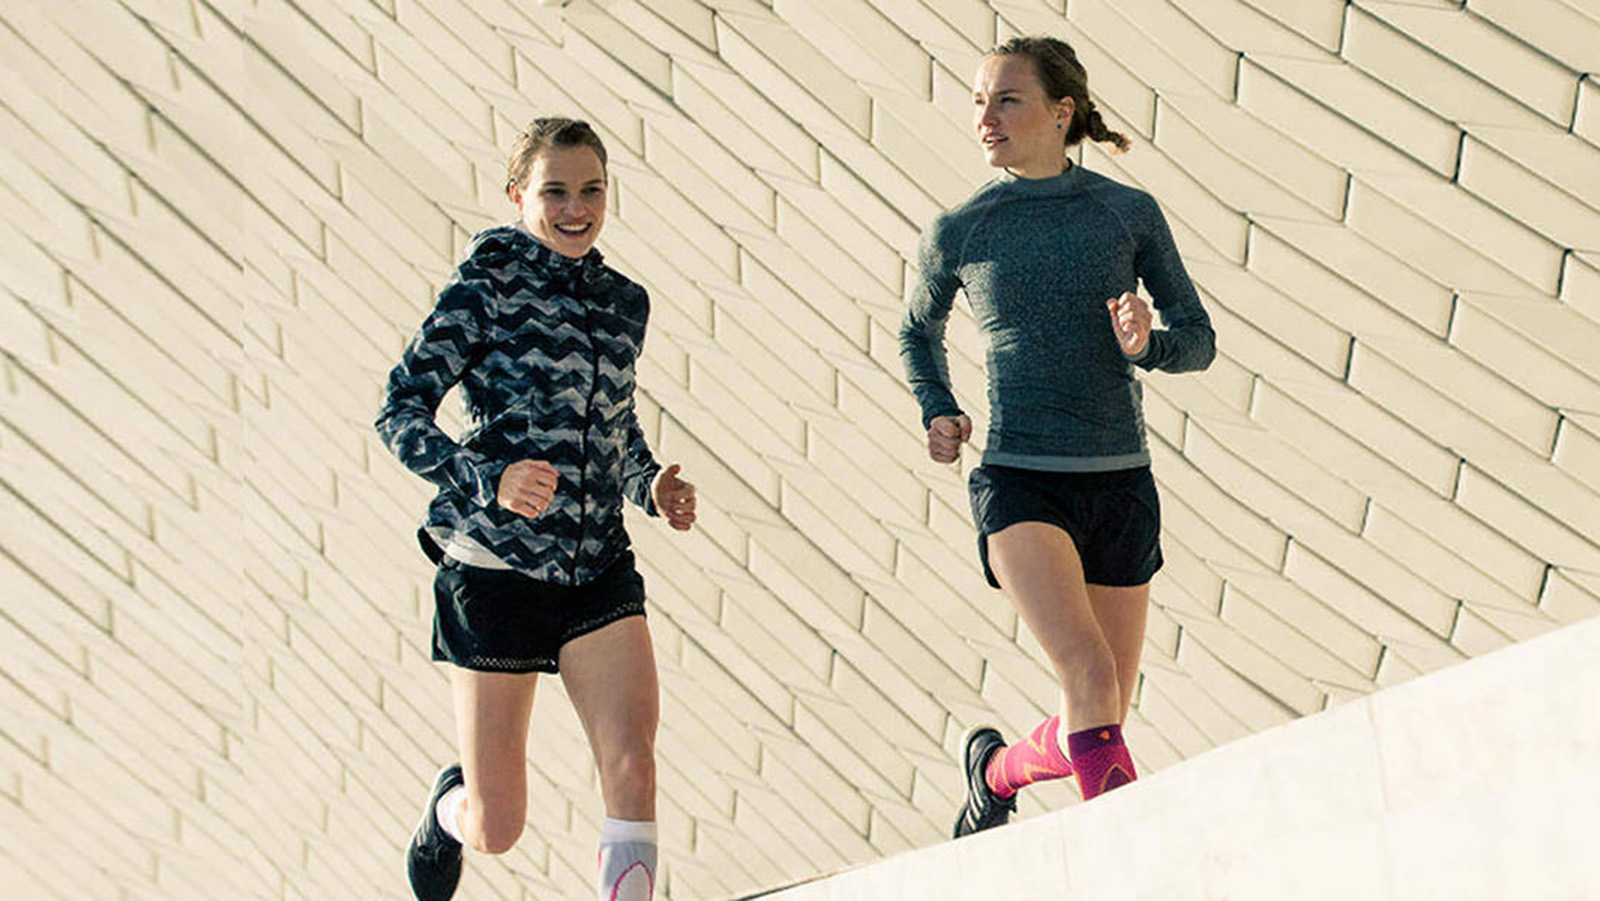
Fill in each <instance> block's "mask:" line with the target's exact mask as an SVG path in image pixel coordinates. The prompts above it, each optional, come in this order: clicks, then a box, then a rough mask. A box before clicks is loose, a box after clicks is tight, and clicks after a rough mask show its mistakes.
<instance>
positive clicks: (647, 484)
mask: <svg viewBox="0 0 1600 901" xmlns="http://www.w3.org/2000/svg"><path fill="white" fill-rule="evenodd" d="M641 290H642V289H641ZM648 304H649V301H648V298H647V299H646V307H645V310H646V314H645V315H646V322H647V323H648V321H649V312H648V311H649V306H648ZM638 352H639V353H644V334H643V333H642V332H641V333H640V335H639V351H638ZM633 393H634V386H633V385H629V386H628V397H627V399H626V400H625V401H624V402H623V411H622V420H623V433H622V440H623V448H622V495H623V497H626V498H627V499H628V500H630V501H633V502H634V503H635V504H636V505H638V506H639V507H641V508H643V509H644V512H646V513H648V514H650V515H651V516H658V515H660V514H659V513H658V512H657V511H656V503H655V498H654V497H652V494H653V493H654V492H653V489H654V488H655V485H656V476H657V475H658V474H659V473H660V472H661V464H660V463H658V462H656V458H655V455H654V454H652V453H651V452H650V444H649V442H647V441H645V438H644V430H643V429H641V428H639V415H638V413H637V412H636V410H635V408H634V403H633Z"/></svg>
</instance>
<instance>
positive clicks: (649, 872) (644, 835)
mask: <svg viewBox="0 0 1600 901" xmlns="http://www.w3.org/2000/svg"><path fill="white" fill-rule="evenodd" d="M655 887H656V824H655V823H653V822H650V821H647V820H614V819H612V818H611V817H606V821H605V825H604V826H602V827H601V828H600V885H599V898H600V901H651V898H653V897H654V895H655Z"/></svg>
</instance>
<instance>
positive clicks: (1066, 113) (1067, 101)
mask: <svg viewBox="0 0 1600 901" xmlns="http://www.w3.org/2000/svg"><path fill="white" fill-rule="evenodd" d="M1076 111H1077V104H1075V103H1073V102H1072V98H1071V97H1063V98H1061V102H1060V103H1058V104H1056V114H1057V115H1058V116H1060V118H1061V127H1062V128H1063V129H1065V128H1071V127H1072V114H1073V113H1075V112H1076Z"/></svg>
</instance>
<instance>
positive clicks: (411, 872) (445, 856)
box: [406, 763, 461, 901]
mask: <svg viewBox="0 0 1600 901" xmlns="http://www.w3.org/2000/svg"><path fill="white" fill-rule="evenodd" d="M460 784H461V764H459V763H452V764H450V765H449V766H447V767H445V768H444V769H442V770H440V771H439V776H438V778H436V779H434V780H433V794H431V795H429V796H428V806H427V807H425V808H423V810H422V822H420V823H418V824H417V831H416V832H415V833H413V834H412V836H411V847H409V848H407V849H406V875H407V876H408V877H410V879H411V893H412V894H413V895H416V896H417V901H450V898H451V896H453V895H454V894H455V893H456V886H457V885H458V884H460V882H461V843H460V842H458V841H456V840H455V839H453V838H451V837H450V836H449V834H448V833H446V832H445V831H444V827H442V826H440V825H439V819H438V817H436V816H434V813H433V810H434V806H435V805H437V804H438V803H439V799H440V798H442V797H444V793H445V792H447V791H449V790H450V789H452V788H455V787H456V786H458V785H460Z"/></svg>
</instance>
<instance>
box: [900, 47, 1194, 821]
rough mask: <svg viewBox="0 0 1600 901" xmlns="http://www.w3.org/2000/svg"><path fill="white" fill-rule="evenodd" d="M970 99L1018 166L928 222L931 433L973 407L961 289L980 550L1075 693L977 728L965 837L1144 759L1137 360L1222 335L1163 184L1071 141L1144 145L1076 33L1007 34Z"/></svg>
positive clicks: (1173, 368) (924, 344)
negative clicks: (978, 362) (959, 374)
mask: <svg viewBox="0 0 1600 901" xmlns="http://www.w3.org/2000/svg"><path fill="white" fill-rule="evenodd" d="M973 104H974V123H975V125H976V128H977V136H978V140H979V141H980V143H981V144H982V146H983V152H984V156H985V157H986V158H987V160H988V162H989V164H990V165H991V166H995V167H997V168H1000V169H1001V170H1002V171H1001V173H1000V174H999V175H998V176H997V177H996V178H995V179H993V180H992V181H990V182H989V183H987V184H985V185H984V186H983V187H981V188H979V189H978V190H977V192H976V193H974V194H973V195H972V197H971V198H969V199H968V200H967V201H966V202H965V203H962V204H961V205H959V206H957V207H956V208H954V209H952V210H950V211H949V212H946V213H944V214H942V215H940V216H939V217H938V218H937V219H935V220H934V222H933V224H932V226H931V227H929V228H928V230H927V231H926V232H925V233H924V234H923V236H922V242H921V245H920V247H919V249H918V255H919V266H920V269H921V284H920V286H919V288H918V290H917V292H916V293H915V294H914V296H913V297H912V298H911V302H910V304H909V306H908V308H907V310H906V314H905V319H904V322H903V324H902V326H901V330H900V353H901V356H902V357H903V358H904V360H905V365H906V372H907V375H908V378H909V379H910V382H911V386H912V389H913V390H914V391H915V392H916V396H917V401H918V402H919V403H920V404H921V406H922V418H923V425H924V426H925V427H926V428H927V430H928V452H929V454H930V455H931V456H932V457H933V459H934V460H936V461H938V462H941V463H949V462H952V461H954V460H955V459H956V458H957V456H958V455H959V452H960V445H961V443H962V442H964V441H966V440H967V439H968V438H970V437H971V433H972V423H971V421H970V420H969V419H968V418H967V416H966V414H964V413H962V412H961V408H960V406H959V405H958V404H957V403H956V399H955V396H954V395H953V394H952V393H951V391H950V382H949V375H948V367H947V363H946V357H945V349H944V326H945V320H946V318H947V317H948V316H949V313H950V305H951V303H952V301H953V300H954V298H955V294H956V292H957V290H961V291H964V292H965V293H966V295H967V300H968V301H969V302H970V303H971V305H972V311H973V315H974V316H975V317H976V318H977V322H978V326H979V328H980V329H981V331H982V333H983V335H984V338H985V340H986V342H987V347H986V357H985V363H986V367H987V370H988V377H989V378H988V381H989V392H988V393H989V408H990V427H989V436H988V443H987V447H986V448H985V450H984V453H983V462H982V465H981V466H979V467H977V468H976V469H974V470H973V472H972V475H971V480H970V489H971V499H972V510H973V519H974V521H975V523H976V525H977V528H978V555H979V559H980V560H981V562H982V564H983V570H984V575H985V577H987V578H988V580H989V583H990V584H991V585H995V586H996V587H998V588H1001V589H1003V590H1004V591H1005V593H1006V595H1007V596H1008V597H1009V598H1010V599H1011V602H1012V603H1013V604H1014V605H1015V606H1016V608H1017V611H1018V613H1019V614H1020V615H1021V616H1022V619H1023V621H1024V622H1026V623H1027V625H1028V628H1029V629H1031V630H1032V631H1033V634H1034V637H1035V638H1037V639H1038V641H1039V644H1040V645H1041V647H1043V649H1044V651H1045V653H1046V654H1047V655H1048V656H1049V658H1050V661H1051V663H1052V664H1053V666H1054V668H1055V672H1056V676H1057V678H1058V679H1059V681H1060V683H1061V692H1062V707H1061V712H1060V714H1059V715H1058V716H1052V717H1050V718H1049V719H1046V720H1045V721H1044V722H1042V723H1040V724H1039V725H1038V726H1037V727H1036V728H1035V729H1034V730H1033V733H1032V735H1031V737H1030V738H1029V739H1027V740H1024V741H1019V742H1017V743H1015V744H1012V745H1009V746H1007V745H1006V744H1005V742H1004V741H1003V739H1002V738H1001V736H1000V733H999V732H998V731H997V730H996V729H994V728H993V727H990V726H979V727H975V728H973V729H972V730H971V731H969V732H968V733H967V738H966V741H965V743H964V752H963V753H964V763H965V769H966V774H967V801H966V804H965V805H964V806H963V808H962V810H961V812H960V814H959V815H958V817H957V819H956V824H955V829H954V833H955V835H956V837H960V836H962V835H967V834H969V833H972V832H976V831H979V830H981V829H988V828H990V827H992V826H998V825H1000V824H1002V823H1005V822H1006V821H1007V820H1008V819H1009V818H1010V815H1011V813H1012V811H1014V810H1015V809H1016V799H1015V795H1016V792H1017V790H1018V789H1020V788H1022V787H1023V786H1025V785H1029V784H1032V783H1034V782H1038V781H1043V780H1045V779H1054V778H1060V777H1063V776H1067V775H1072V774H1074V773H1075V774H1076V775H1077V776H1078V782H1079V788H1080V789H1081V791H1082V793H1083V796H1084V798H1086V799H1087V798H1092V797H1095V796H1096V795H1098V794H1100V793H1101V792H1103V791H1106V790H1109V789H1112V788H1116V787H1118V786H1120V785H1124V784H1126V783H1128V782H1131V781H1133V780H1134V779H1135V778H1137V776H1136V773H1135V771H1134V765H1133V760H1132V758H1131V756H1130V755H1129V753H1128V749H1127V746H1126V745H1125V744H1124V743H1123V739H1122V731H1121V724H1122V722H1123V720H1124V718H1125V717H1126V716H1127V713H1128V706H1129V704H1130V703H1131V701H1132V698H1133V687H1134V682H1135V680H1136V679H1137V676H1138V670H1139V651H1140V648H1141V647H1142V645H1143V643H1144V630H1145V616H1146V611H1147V609H1148V605H1149V598H1150V579H1151V577H1152V576H1153V575H1154V574H1155V572H1156V570H1157V569H1159V568H1160V567H1161V548H1160V541H1159V538H1160V531H1161V526H1160V504H1159V500H1158V498H1157V496H1156V486H1155V481H1154V479H1153V478H1152V477H1151V475H1150V454H1149V449H1148V446H1147V444H1146V442H1145V430H1144V416H1143V413H1142V412H1141V401H1142V393H1141V389H1140V384H1139V382H1138V380H1137V379H1135V378H1134V373H1133V367H1135V366H1138V367H1140V368H1142V369H1146V370H1154V369H1162V370H1165V371H1167V372H1186V371H1191V370H1198V369H1204V368H1205V367H1206V366H1208V365H1210V363H1211V360H1212V358H1213V356H1214V355H1215V353H1216V350H1215V335H1214V333H1213V332H1212V329H1211V321H1210V318H1209V317H1207V315H1206V312H1205V310H1204V309H1203V308H1202V307H1201V305H1200V298H1199V296H1198V295H1197V294H1196V293H1195V290H1194V286H1193V285H1192V284H1191V283H1190V281H1189V276H1188V274H1187V273H1186V272H1185V271H1184V268H1183V261H1182V259H1181V258H1180V257H1179V255H1178V251H1177V248H1176V247H1175V246H1174V244H1173V241H1172V234H1171V232H1170V231H1169V230H1168V228H1167V223H1166V220H1165V219H1164V218H1163V217H1162V215H1161V210H1160V208H1159V207H1158V206H1157V205H1156V203H1155V201H1154V200H1152V199H1151V197H1150V195H1148V194H1146V193H1144V192H1143V191H1140V190H1137V189H1135V188H1131V187H1128V186H1126V185H1123V184H1119V183H1117V182H1115V181H1112V180H1111V179H1109V178H1106V177H1105V176H1102V175H1098V174H1096V173H1093V172H1088V171H1086V170H1084V169H1082V168H1081V167H1080V166H1077V165H1074V164H1073V162H1072V160H1071V159H1070V158H1069V157H1068V156H1067V154H1066V150H1067V149H1068V148H1071V147H1073V146H1075V145H1076V144H1077V143H1078V142H1080V141H1081V140H1083V139H1084V138H1085V137H1087V138H1089V139H1090V140H1095V141H1105V142H1109V143H1112V144H1115V145H1116V146H1117V148H1118V149H1119V150H1126V149H1127V147H1128V140H1127V138H1125V137H1123V136H1122V135H1120V134H1118V133H1116V132H1113V131H1109V130H1108V129H1107V128H1106V125H1105V122H1104V121H1103V120H1102V119H1101V116H1100V113H1099V112H1098V111H1097V110H1096V109H1095V106H1094V102H1093V101H1091V100H1090V99H1089V94H1088V76H1087V74H1086V73H1085V72H1084V69H1083V66H1082V65H1081V64H1080V63H1079V62H1078V59H1077V55H1076V54H1075V53H1074V52H1073V50H1072V48H1071V47H1070V46H1068V45H1067V44H1066V43H1064V42H1062V41H1059V40H1056V39H1054V38H1047V37H1027V38H1016V39H1013V40H1011V41H1007V42H1006V43H1005V44H1002V45H1001V46H999V47H997V48H996V49H995V50H994V51H993V52H992V53H990V54H989V55H988V56H986V57H984V60H983V62H982V64H981V65H980V66H979V68H978V72H977V74H976V76H975V77H974V80H973ZM1140 282H1143V284H1144V288H1145V290H1146V291H1148V292H1149V294H1150V296H1151V297H1152V298H1153V299H1154V301H1155V308H1156V309H1157V310H1159V311H1160V313H1161V318H1162V322H1163V324H1164V325H1165V326H1166V327H1165V328H1164V329H1153V328H1152V326H1153V317H1152V314H1151V312H1150V309H1149V307H1148V306H1147V305H1146V304H1145V301H1144V300H1143V299H1142V298H1140V297H1139V295H1138V294H1136V293H1134V292H1135V290H1136V289H1137V288H1138V285H1139V283H1140ZM1063 723H1065V728H1062V724H1063Z"/></svg>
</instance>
